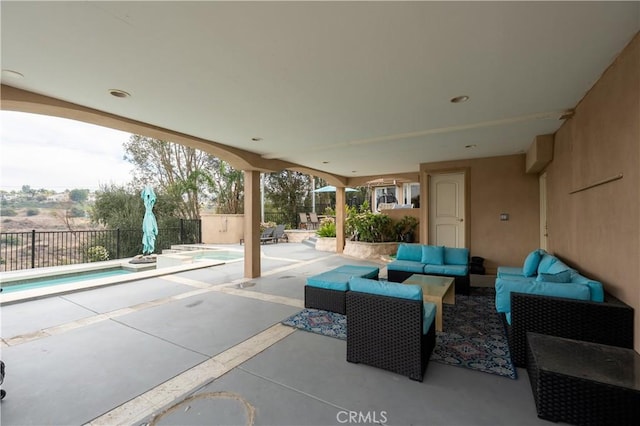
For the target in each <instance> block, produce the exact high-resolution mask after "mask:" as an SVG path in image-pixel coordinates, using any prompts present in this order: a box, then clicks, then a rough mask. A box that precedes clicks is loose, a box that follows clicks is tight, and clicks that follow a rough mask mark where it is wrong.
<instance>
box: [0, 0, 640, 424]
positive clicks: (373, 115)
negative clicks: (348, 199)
mask: <svg viewBox="0 0 640 426" xmlns="http://www.w3.org/2000/svg"><path fill="white" fill-rule="evenodd" d="M0 7H1V8H2V14H1V17H2V40H3V41H2V67H3V71H2V92H1V97H2V99H1V100H2V103H1V108H2V109H3V110H13V111H23V112H30V113H38V114H48V115H55V116H59V117H64V118H70V119H75V120H81V121H86V122H89V123H94V124H99V125H103V126H107V127H112V128H116V129H120V130H124V131H127V132H132V133H139V134H144V135H146V136H150V137H154V138H159V139H164V140H171V141H174V142H178V143H182V144H185V145H188V146H192V147H195V148H199V149H202V150H205V151H207V152H209V153H211V154H213V155H216V156H218V157H219V158H221V159H223V160H226V161H228V162H229V163H230V164H232V165H233V166H234V167H235V168H237V169H239V170H244V172H245V209H244V211H245V224H244V227H245V242H246V244H245V246H244V250H245V258H244V262H243V263H242V266H241V265H240V264H234V265H228V266H225V267H223V268H222V267H221V268H210V269H203V270H200V271H192V272H188V273H180V274H176V275H175V276H172V277H165V278H158V279H153V280H150V281H141V282H139V283H136V284H135V285H134V286H127V287H126V289H127V290H126V291H123V290H122V288H125V287H110V288H105V289H102V290H95V292H87V293H78V294H76V295H69V296H63V297H57V298H50V299H43V300H40V301H35V302H29V303H25V304H18V305H11V306H6V307H5V306H3V308H2V309H3V313H2V316H3V318H2V321H3V322H2V338H3V340H6V343H3V348H2V350H3V355H2V357H3V359H4V360H5V361H7V362H8V364H9V365H10V368H11V369H10V372H9V375H8V376H7V380H6V385H7V388H9V387H10V388H11V391H10V398H11V399H10V400H9V399H7V400H5V401H4V402H3V405H2V416H3V422H7V424H42V423H61V424H82V423H94V424H141V423H146V422H150V421H152V420H153V419H156V420H158V422H159V424H162V421H166V422H167V424H184V423H194V424H198V423H201V422H199V421H198V418H195V417H194V418H191V417H188V416H190V415H194V414H201V415H202V416H206V418H207V420H209V418H211V417H215V416H223V415H226V414H222V413H226V411H225V409H224V408H216V407H215V404H218V403H220V404H231V405H233V406H234V408H233V409H232V410H235V411H233V412H231V411H230V413H235V414H229V416H233V417H228V418H222V417H216V418H219V419H220V423H232V424H236V423H241V424H242V423H246V424H253V423H255V424H338V423H348V422H347V421H343V420H344V418H343V417H341V416H342V414H340V413H342V412H343V411H347V412H356V413H365V415H366V413H371V417H369V418H368V420H371V422H374V420H378V421H379V422H381V423H385V421H383V419H382V416H383V413H382V412H383V411H384V417H385V419H386V423H389V424H529V423H531V424H536V423H541V421H539V420H538V419H537V418H536V416H535V407H534V403H533V399H532V397H531V390H530V388H529V384H528V382H527V380H528V379H527V376H526V374H523V373H522V372H519V373H520V374H519V379H518V380H515V381H511V380H507V379H502V378H497V377H492V376H490V375H487V374H481V373H476V372H473V371H466V370H463V369H459V368H454V367H448V366H443V365H440V364H436V363H431V364H430V365H429V368H428V370H427V373H426V376H425V380H424V382H423V383H422V384H418V383H414V382H411V381H408V379H405V378H403V377H397V376H395V375H393V374H390V373H386V372H384V371H377V370H375V369H371V368H368V367H365V366H360V365H349V364H346V362H345V361H344V359H343V353H344V348H343V342H341V341H337V340H331V339H328V338H324V337H321V336H315V335H306V334H304V333H303V332H298V331H296V332H292V331H291V330H289V329H285V328H283V327H281V326H279V325H278V323H279V321H280V320H281V319H282V318H283V317H284V316H286V315H287V314H289V313H291V312H294V311H295V310H297V309H300V303H301V301H302V300H303V297H302V293H301V292H302V285H303V284H304V278H305V277H306V276H308V275H310V274H312V273H315V272H319V271H322V270H325V269H327V268H329V267H330V266H333V265H334V264H335V263H336V262H342V261H344V259H343V257H341V253H342V250H343V247H344V234H343V229H344V228H343V227H344V211H343V209H341V208H340V206H343V205H344V204H345V188H346V187H355V186H358V185H360V184H361V183H362V182H368V181H372V180H375V179H383V180H384V179H391V180H393V179H403V180H404V181H408V182H415V183H418V184H419V185H420V199H421V200H422V201H421V203H420V236H419V240H420V241H421V242H425V243H432V242H434V241H435V240H434V237H435V232H434V231H433V230H432V229H431V227H430V224H431V223H432V222H433V221H434V220H433V216H432V214H431V212H430V210H429V205H431V204H432V203H435V201H434V199H433V198H432V197H431V196H432V195H433V194H434V193H435V191H434V190H432V188H431V186H430V185H431V184H432V183H433V182H434V181H435V180H436V179H437V178H439V177H441V176H442V175H447V174H450V173H456V174H459V175H461V176H462V178H461V184H460V187H461V188H462V189H463V197H461V199H462V203H461V204H460V205H457V206H456V208H457V209H458V210H457V211H456V215H454V216H456V217H455V219H456V221H458V222H459V224H461V225H459V226H460V227H459V230H460V234H461V235H462V236H463V237H464V238H463V243H462V244H461V245H463V246H465V247H467V248H469V249H470V251H471V254H472V255H479V256H482V257H484V258H485V259H486V260H487V269H488V271H489V272H492V271H495V268H497V266H499V265H518V264H521V262H522V259H523V258H524V257H525V256H526V254H527V253H528V252H529V251H530V250H532V249H535V248H537V247H543V248H545V249H547V250H548V251H549V252H553V253H554V254H555V255H558V256H560V257H561V258H562V259H563V260H564V261H565V262H566V263H567V265H569V266H571V267H574V268H576V269H579V270H580V271H583V272H584V273H585V274H586V275H588V276H590V277H592V278H594V279H598V280H600V281H602V283H603V285H604V288H605V290H606V291H607V292H609V293H611V294H612V295H614V296H616V297H617V298H619V299H620V300H622V301H624V302H625V303H627V304H628V305H630V306H632V307H633V308H634V309H635V310H636V315H635V319H634V324H635V331H634V336H635V340H634V343H635V347H634V349H635V351H636V352H638V349H639V348H640V315H637V311H638V309H640V281H639V277H640V264H639V263H638V262H637V259H638V258H640V192H639V191H638V187H640V171H639V170H640V143H639V141H640V122H639V120H638V116H640V97H639V96H640V95H639V93H640V34H639V30H640V3H638V2H493V3H484V2H308V3H307V2H305V3H297V2H283V3H271V2H257V3H246V2H189V3H180V2H3V3H2V4H1V5H0ZM470 35H471V36H470ZM43 40H47V43H43ZM538 141H546V142H545V143H541V144H538ZM549 142H550V143H549ZM283 169H291V170H297V171H301V172H304V173H309V174H311V175H314V176H319V177H322V178H323V179H325V180H326V181H327V183H328V184H330V185H334V186H336V188H337V191H336V203H337V216H336V220H337V234H338V238H337V239H336V252H337V254H335V255H330V254H327V253H323V254H321V253H318V252H315V251H313V250H312V249H308V248H306V247H303V246H302V245H299V244H291V243H290V244H289V245H286V244H278V245H273V246H269V247H264V246H261V245H260V239H259V237H260V234H259V227H258V224H259V217H260V185H259V179H260V174H261V173H262V172H272V171H279V170H283ZM502 218H505V219H502ZM289 249H294V250H293V251H292V252H284V251H283V252H280V250H289ZM271 250H273V251H271ZM262 251H264V254H265V256H262V254H261V253H262ZM472 284H473V283H472ZM265 295H266V296H265ZM159 299H160V300H162V303H160V302H157V303H158V304H156V302H155V301H157V300H159ZM16 336H21V337H16ZM7 339H8V340H7ZM251 339H253V340H251ZM243 342H247V343H246V344H243ZM263 349H264V350H263ZM327 372H332V373H331V374H328V373H327ZM16 378H20V380H17V381H16V382H12V380H16ZM174 379H175V381H173V380H174ZM213 379H216V380H213ZM212 380H213V381H212ZM149 392H151V393H149ZM216 392H226V393H224V394H219V393H216ZM193 395H202V397H195V396H194V397H193V399H189V400H187V401H185V403H186V406H185V405H179V406H178V407H176V408H175V409H171V407H174V406H175V404H180V403H181V401H183V400H184V398H185V397H190V396H193ZM220 396H221V397H223V398H218V397H220ZM10 404H11V405H10ZM234 404H235V405H234ZM218 407H220V406H218ZM225 407H228V405H225ZM252 408H253V409H255V410H253V409H252ZM167 409H168V410H169V411H168V412H167V413H166V416H160V417H154V416H158V415H159V414H161V413H163V412H164V410H167ZM172 416H175V417H172ZM373 416H376V417H375V419H374V418H373ZM238 419H240V420H239V421H236V420H238ZM356 420H357V419H356ZM350 422H351V423H354V422H356V421H351V420H350Z"/></svg>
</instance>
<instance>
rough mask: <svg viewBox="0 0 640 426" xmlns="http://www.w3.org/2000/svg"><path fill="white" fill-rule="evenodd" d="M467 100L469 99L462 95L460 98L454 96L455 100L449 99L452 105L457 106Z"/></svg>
mask: <svg viewBox="0 0 640 426" xmlns="http://www.w3.org/2000/svg"><path fill="white" fill-rule="evenodd" d="M468 100H469V97H468V96H467V95H462V96H456V97H455V98H451V101H450V102H451V103H454V104H459V103H462V102H467V101H468Z"/></svg>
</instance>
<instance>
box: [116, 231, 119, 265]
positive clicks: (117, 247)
mask: <svg viewBox="0 0 640 426" xmlns="http://www.w3.org/2000/svg"><path fill="white" fill-rule="evenodd" d="M116 259H120V228H117V229H116Z"/></svg>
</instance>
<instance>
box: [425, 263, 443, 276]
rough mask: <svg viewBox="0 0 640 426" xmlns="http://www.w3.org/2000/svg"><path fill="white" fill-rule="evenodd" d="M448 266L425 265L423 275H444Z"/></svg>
mask: <svg viewBox="0 0 640 426" xmlns="http://www.w3.org/2000/svg"><path fill="white" fill-rule="evenodd" d="M446 268H447V265H424V270H423V273H425V274H427V275H429V274H438V275H444V274H445V272H444V271H445V270H446Z"/></svg>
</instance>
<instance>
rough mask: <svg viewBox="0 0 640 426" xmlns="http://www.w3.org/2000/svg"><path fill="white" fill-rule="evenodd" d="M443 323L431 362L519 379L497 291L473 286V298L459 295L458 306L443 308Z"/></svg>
mask: <svg viewBox="0 0 640 426" xmlns="http://www.w3.org/2000/svg"><path fill="white" fill-rule="evenodd" d="M442 322H443V329H444V331H443V332H437V333H436V347H435V349H434V350H433V354H432V355H431V361H436V362H440V363H443V364H448V365H455V366H458V367H466V368H470V369H472V370H478V371H482V372H485V373H490V374H497V375H499V376H504V377H509V378H511V379H516V378H517V377H518V376H517V373H516V369H515V368H514V366H513V364H512V363H511V354H510V352H509V345H508V343H507V336H506V335H505V332H504V326H503V325H502V321H501V320H500V317H499V316H498V313H497V312H496V307H495V290H494V289H493V288H484V287H472V288H471V294H470V295H469V296H463V295H460V294H456V304H455V305H443V312H442Z"/></svg>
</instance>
